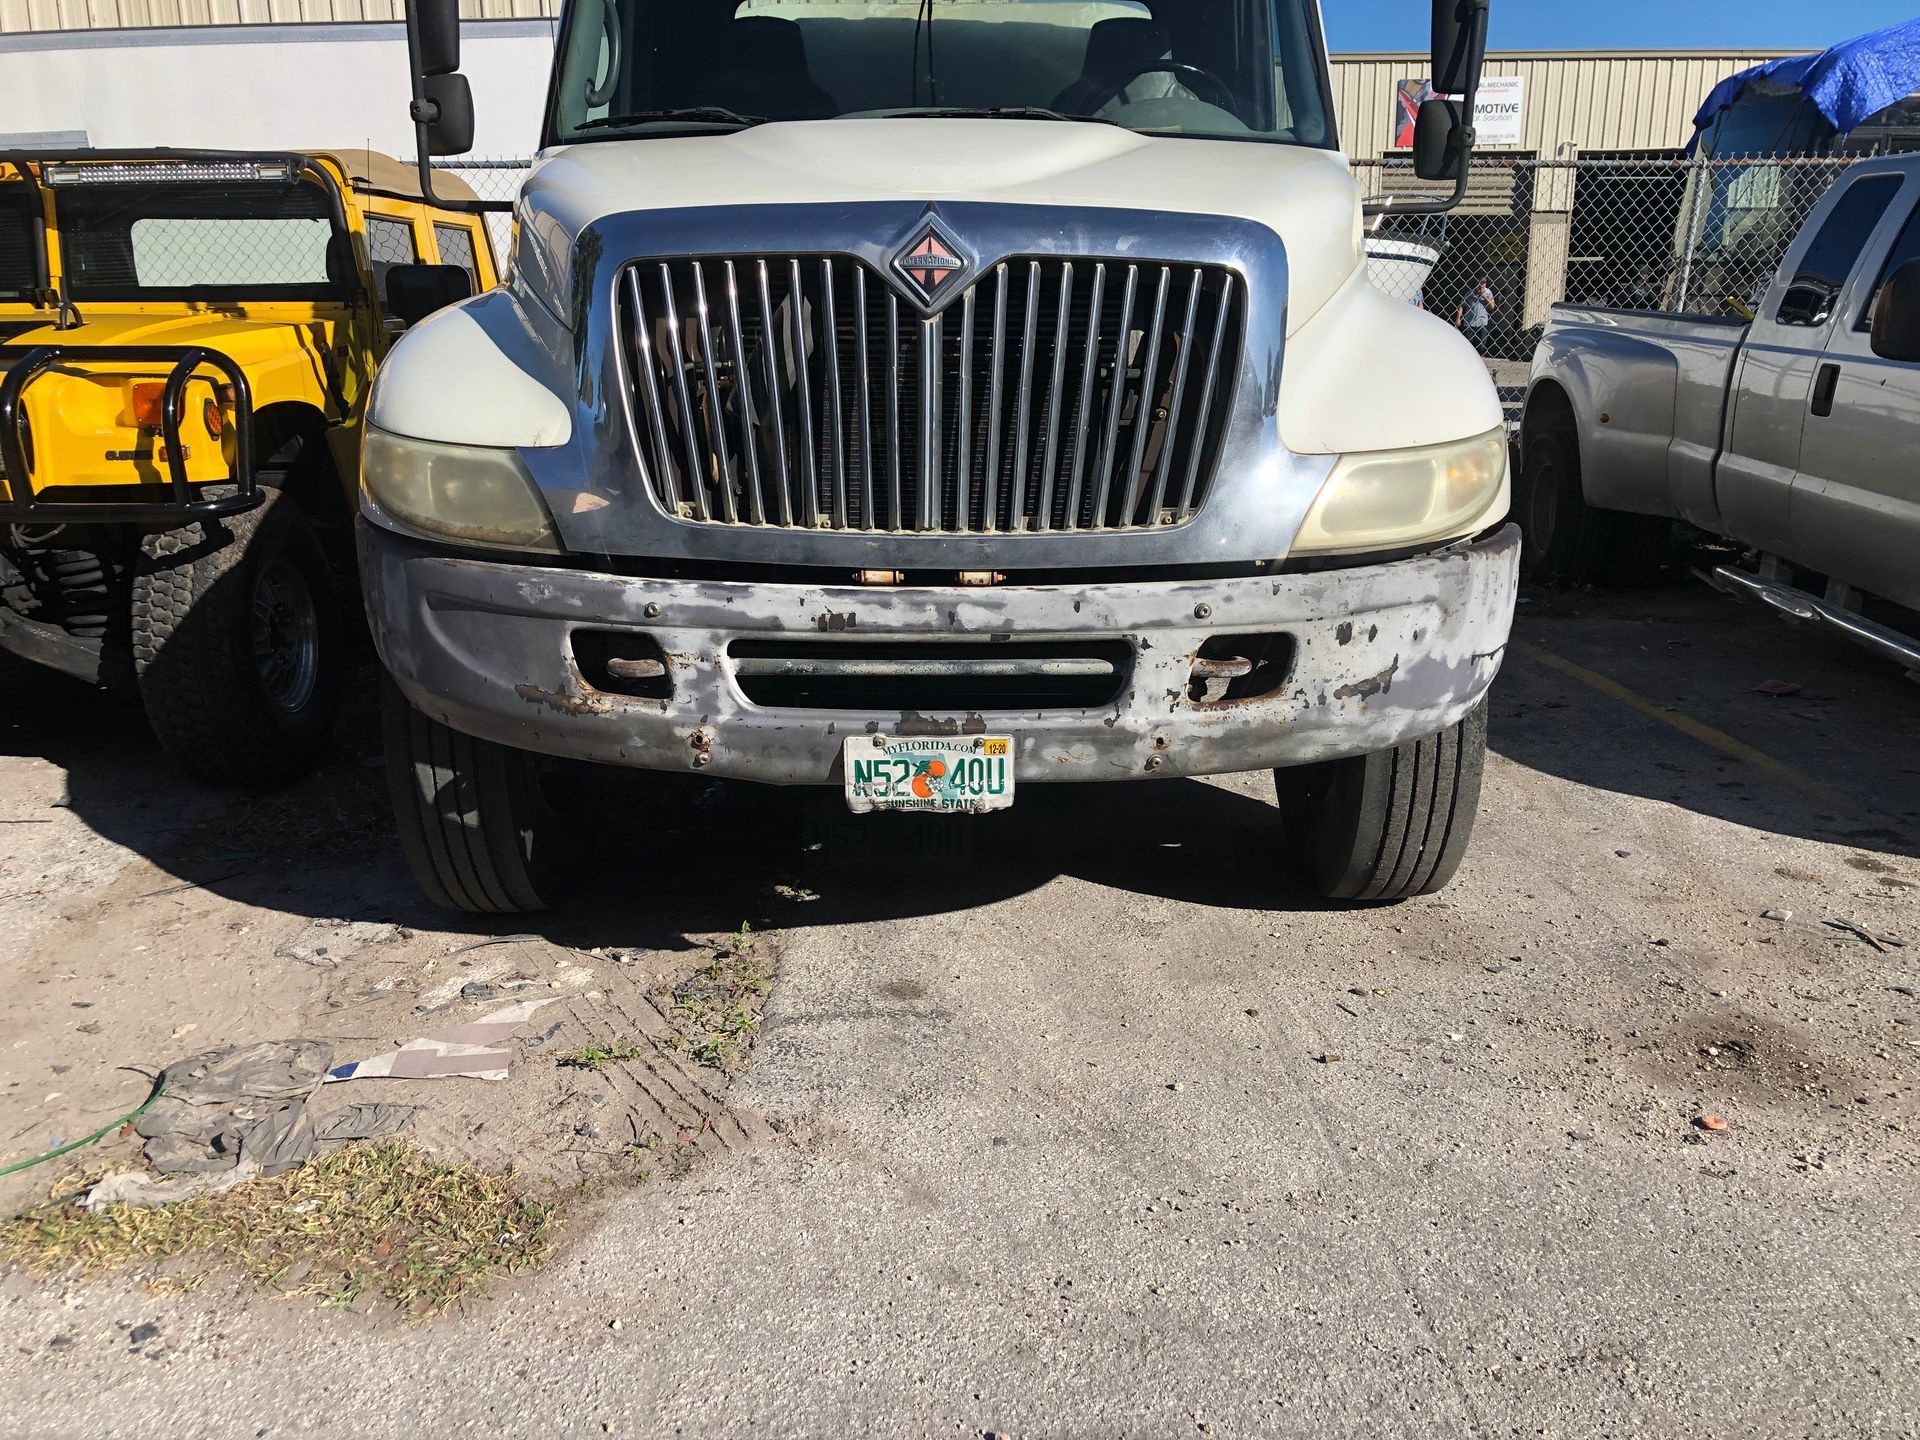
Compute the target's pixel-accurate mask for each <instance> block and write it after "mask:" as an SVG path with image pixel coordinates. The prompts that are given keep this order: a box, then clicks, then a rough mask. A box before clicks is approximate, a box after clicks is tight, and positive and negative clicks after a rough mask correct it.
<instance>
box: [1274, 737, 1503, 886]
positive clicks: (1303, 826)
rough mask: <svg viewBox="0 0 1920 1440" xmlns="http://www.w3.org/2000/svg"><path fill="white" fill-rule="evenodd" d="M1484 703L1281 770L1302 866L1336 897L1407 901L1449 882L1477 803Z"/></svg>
mask: <svg viewBox="0 0 1920 1440" xmlns="http://www.w3.org/2000/svg"><path fill="white" fill-rule="evenodd" d="M1486 758H1487V705H1486V701H1485V700H1482V701H1481V702H1480V703H1479V704H1478V705H1476V706H1475V707H1474V708H1473V709H1472V710H1471V711H1469V712H1468V713H1467V716H1466V718H1465V719H1464V720H1462V721H1460V723H1459V724H1457V725H1452V726H1449V727H1448V728H1447V729H1445V730H1442V731H1441V732H1440V733H1439V734H1437V735H1429V736H1427V737H1426V738H1424V739H1421V740H1410V741H1408V742H1407V743H1406V744H1404V745H1398V746H1395V747H1394V748H1393V749H1391V750H1377V751H1374V752H1373V753H1372V754H1369V755H1358V756H1354V757H1352V758H1351V759H1346V760H1329V761H1324V762H1322V763H1320V764H1317V765H1301V766H1295V767H1293V768H1291V769H1286V770H1276V771H1274V775H1273V783H1274V791H1275V793H1276V795H1277V797H1278V799H1279V802H1280V814H1281V818H1282V820H1283V821H1284V822H1285V824H1286V828H1287V839H1288V842H1289V844H1290V845H1291V847H1292V849H1293V854H1294V859H1295V861H1296V863H1297V864H1298V866H1299V868H1300V872H1301V874H1302V875H1303V876H1304V877H1305V878H1306V880H1307V882H1308V884H1309V885H1310V886H1311V887H1312V889H1313V890H1314V892H1315V893H1316V894H1319V895H1321V896H1324V897H1325V898H1327V899H1329V900H1406V899H1409V898H1411V897H1413V896H1415V895H1432V894H1434V893H1436V892H1438V891H1440V890H1443V889H1445V888H1446V886H1447V883H1448V882H1449V881H1451V880H1452V879H1453V876H1454V872H1455V871H1457V870H1458V869H1459V868H1460V861H1461V860H1462V859H1463V858H1464V857H1465V855H1466V853H1467V843H1468V841H1469V839H1470V838H1471V837H1472V835H1473V821H1474V816H1475V814H1476V813H1477V812H1478V810H1479V808H1480V780H1481V775H1482V773H1483V771H1484V770H1485V766H1486Z"/></svg>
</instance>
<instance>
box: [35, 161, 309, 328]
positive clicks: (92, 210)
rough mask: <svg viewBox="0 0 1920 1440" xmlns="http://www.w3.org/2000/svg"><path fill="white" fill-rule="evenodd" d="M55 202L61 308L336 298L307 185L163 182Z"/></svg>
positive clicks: (88, 190) (89, 190) (67, 191)
mask: <svg viewBox="0 0 1920 1440" xmlns="http://www.w3.org/2000/svg"><path fill="white" fill-rule="evenodd" d="M55 195H56V199H55V201H54V206H55V215H56V218H57V220H58V224H59V233H60V254H61V261H62V268H63V270H64V271H65V287H66V293H67V296H68V297H69V298H70V299H73V300H322V299H330V298H334V297H337V296H339V295H341V294H342V293H343V292H344V285H343V284H342V280H343V278H344V266H343V265H342V264H341V263H340V262H339V261H336V259H335V257H336V256H338V255H339V251H340V247H338V246H336V245H334V244H333V243H332V242H333V234H334V230H333V220H332V218H331V212H330V207H329V205H328V202H327V197H326V196H325V195H324V194H322V193H321V191H320V190H319V189H318V188H316V187H314V186H312V185H302V184H238V185H236V184H232V183H230V182H216V183H202V182H195V183H183V182H179V181H167V182H164V183H160V184H152V185H137V184H133V185H130V184H119V183H116V184H108V185H85V186H74V187H72V188H62V189H60V190H58V191H56V192H55ZM342 259H344V257H342ZM330 262H331V263H330ZM336 271H339V272H341V273H338V274H336V273H335V272H336Z"/></svg>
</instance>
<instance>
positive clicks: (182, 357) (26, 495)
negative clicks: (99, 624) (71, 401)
mask: <svg viewBox="0 0 1920 1440" xmlns="http://www.w3.org/2000/svg"><path fill="white" fill-rule="evenodd" d="M8 362H11V364H10V366H9V368H8V369H7V370H6V371H5V373H4V374H0V479H4V480H5V481H6V482H7V497H6V498H5V499H4V500H0V523H10V524H15V525H23V524H26V525H59V524H69V523H83V522H84V523H96V524H135V525H156V524H157V525H165V526H169V527H172V526H179V525H190V524H192V523H194V522H195V521H199V520H217V519H219V518H221V517H222V516H226V515H238V514H240V513H242V512H243V511H247V510H251V509H253V508H254V507H256V506H257V505H259V503H260V500H261V495H260V488H259V483H258V481H257V480H256V478H255V476H254V469H253V458H254V457H253V392H252V390H251V389H250V388H249V387H248V385H247V377H246V373H245V372H244V371H242V370H241V368H240V366H239V365H238V364H237V363H235V362H234V361H233V360H232V359H231V358H229V357H228V356H226V355H222V354H221V353H220V352H219V351H218V350H210V349H208V348H206V347H205V346H202V345H34V346H21V345H12V346H7V345H0V364H7V363H8ZM62 364H72V365H76V366H86V367H89V368H92V367H95V366H98V365H102V364H134V365H171V366H172V367H173V368H172V369H171V370H170V371H168V373H167V379H166V390H165V391H164V392H163V394H162V396H161V401H160V440H161V444H162V445H163V446H164V454H165V457H166V462H167V476H168V480H169V483H170V484H171V486H172V489H173V496H172V498H171V499H168V500H132V501H123V500H59V501H47V500H42V499H40V498H39V497H38V496H37V495H36V494H35V493H34V488H33V479H32V476H31V475H30V474H29V473H28V468H29V467H28V463H27V447H26V441H25V439H24V438H23V436H22V432H21V421H22V419H23V415H22V411H21V399H22V397H23V396H24V395H25V394H26V391H27V387H28V386H30V385H31V384H33V382H34V381H35V380H37V379H39V378H40V377H41V376H42V375H45V374H46V373H48V372H49V371H50V370H53V369H55V368H56V367H58V366H60V365H62ZM208 368H210V369H213V370H217V371H219V372H220V374H221V375H222V376H224V377H225V379H226V381H227V383H228V384H229V385H230V386H232V387H233V425H234V457H233V458H234V464H233V473H232V474H231V475H229V476H227V477H226V479H224V480H212V481H200V482H195V481H191V480H189V479H187V458H186V453H185V452H186V447H185V445H184V444H183V443H182V441H181V439H180V414H181V410H182V406H181V400H182V398H183V397H184V396H185V394H186V390H187V383H188V381H190V380H192V379H193V377H194V375H195V374H197V373H198V372H199V371H200V370H202V369H208ZM207 485H215V486H220V485H231V486H233V487H234V489H233V492H232V493H231V494H224V495H217V496H208V495H206V494H204V493H203V489H202V487H204V486H207Z"/></svg>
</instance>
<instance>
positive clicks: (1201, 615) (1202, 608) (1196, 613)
mask: <svg viewBox="0 0 1920 1440" xmlns="http://www.w3.org/2000/svg"><path fill="white" fill-rule="evenodd" d="M1211 614H1213V606H1211V605H1209V604H1207V602H1206V601H1204V600H1202V601H1201V602H1200V603H1199V604H1198V605H1196V606H1194V607H1193V618H1194V619H1196V620H1204V619H1206V618H1207V617H1208V616H1209V615H1211Z"/></svg>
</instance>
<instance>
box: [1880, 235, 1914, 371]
mask: <svg viewBox="0 0 1920 1440" xmlns="http://www.w3.org/2000/svg"><path fill="white" fill-rule="evenodd" d="M1873 353H1874V354H1876V355H1878V356H1879V357H1880V358H1881V359H1882V360H1906V361H1912V362H1920V260H1909V261H1907V263H1906V264H1904V265H1902V266H1901V267H1900V268H1899V269H1898V270H1896V271H1894V272H1893V274H1891V275H1889V276H1888V277H1887V279H1886V283H1885V284H1884V285H1882V286H1881V287H1880V294H1879V296H1878V297H1877V298H1876V299H1875V300H1874V302H1873Z"/></svg>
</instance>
